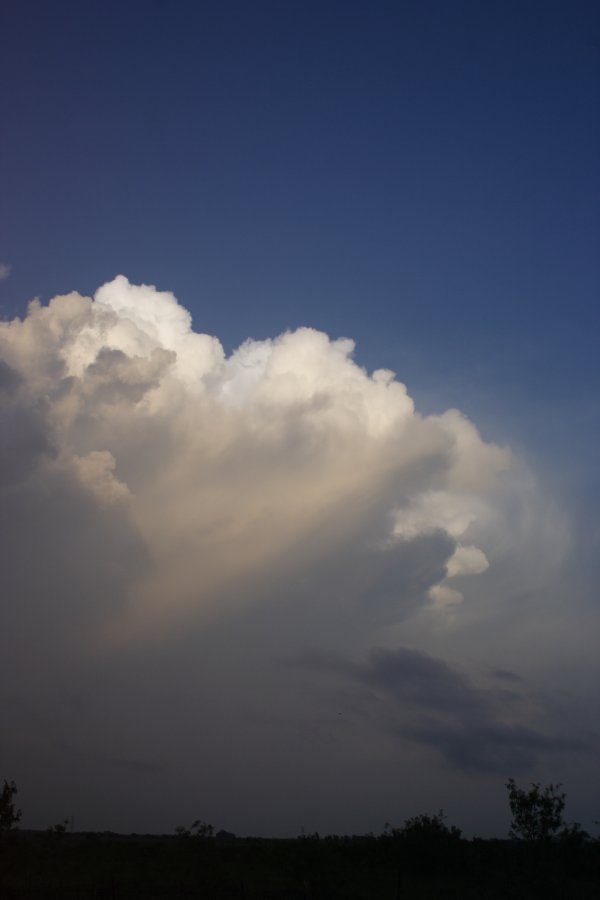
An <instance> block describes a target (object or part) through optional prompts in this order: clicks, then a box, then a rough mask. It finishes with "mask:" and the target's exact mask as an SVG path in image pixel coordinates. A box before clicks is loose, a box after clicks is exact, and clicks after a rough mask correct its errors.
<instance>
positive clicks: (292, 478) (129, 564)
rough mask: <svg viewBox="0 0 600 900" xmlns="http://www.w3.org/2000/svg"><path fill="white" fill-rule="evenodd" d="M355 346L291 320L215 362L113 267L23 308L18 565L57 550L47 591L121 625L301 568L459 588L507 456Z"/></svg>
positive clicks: (0, 331) (234, 598)
mask: <svg viewBox="0 0 600 900" xmlns="http://www.w3.org/2000/svg"><path fill="white" fill-rule="evenodd" d="M353 350H354V344H353V342H352V341H351V340H348V339H345V338H344V339H338V340H331V339H330V338H329V337H328V336H327V335H325V334H323V333H321V332H319V331H315V330H313V329H311V328H300V329H297V330H295V331H290V332H286V333H284V334H281V335H279V336H278V337H275V338H273V339H272V340H262V341H256V340H248V341H246V342H245V343H244V344H242V345H241V346H240V347H239V348H238V349H237V350H236V351H235V352H233V353H232V354H231V355H230V356H226V355H225V353H224V351H223V348H222V346H221V344H220V342H219V341H218V340H217V339H216V338H215V337H211V336H209V335H206V334H202V333H198V332H195V331H194V330H193V328H192V323H191V317H190V315H189V313H188V312H187V311H186V310H185V309H184V308H183V307H182V306H181V305H179V303H178V302H177V300H176V299H175V297H174V296H173V295H172V294H171V293H168V292H161V291H158V290H156V289H155V288H154V287H152V286H146V285H141V286H135V285H131V284H130V283H129V282H128V281H127V279H126V278H124V277H123V276H119V277H117V278H115V279H114V281H112V282H110V283H108V284H105V285H103V286H102V287H101V288H100V289H99V290H98V291H97V292H96V294H95V297H94V298H93V299H92V298H89V297H84V296H81V295H79V294H77V293H72V294H69V295H66V296H59V297H55V298H54V299H53V300H51V301H50V303H49V305H48V306H42V305H40V303H39V302H37V301H34V302H32V303H31V304H30V306H29V310H28V313H27V316H26V317H25V318H24V319H23V320H19V319H16V320H14V321H12V322H4V323H0V356H1V360H2V368H1V369H0V392H1V396H2V406H1V409H2V413H1V414H2V420H3V422H2V425H3V427H2V434H3V436H4V437H3V446H2V449H1V452H2V473H3V480H2V485H3V487H2V490H3V491H4V494H5V500H6V502H5V503H4V510H5V512H4V514H3V515H4V517H5V521H4V528H5V530H7V531H9V532H11V534H12V535H13V541H14V542H15V546H14V552H13V559H14V560H16V561H17V562H16V563H15V564H18V565H20V566H23V565H24V562H23V560H24V559H25V557H26V554H27V550H26V549H25V547H26V546H27V547H28V550H29V552H31V553H34V554H35V556H36V558H40V557H47V558H46V559H45V561H44V563H43V566H42V569H43V571H44V573H45V574H44V579H45V583H46V584H47V585H48V584H52V583H54V584H55V585H56V587H55V588H50V589H49V591H48V592H49V594H50V595H51V598H53V599H51V600H50V601H49V602H54V603H59V602H60V604H61V605H66V607H68V608H69V609H70V610H74V611H75V612H74V615H75V618H76V619H77V618H78V616H80V615H83V613H82V612H81V608H83V607H86V604H88V605H89V604H90V603H91V606H93V607H94V609H95V613H94V617H95V616H96V615H100V613H99V609H100V610H101V617H104V618H105V624H106V625H107V628H108V631H107V634H108V633H110V632H111V631H112V634H113V635H115V634H117V633H118V634H120V635H125V636H127V635H130V634H134V633H138V632H140V631H144V630H145V629H151V630H159V631H160V629H162V628H164V627H165V626H166V625H167V624H168V623H170V622H173V621H177V620H183V619H185V616H186V615H208V614H214V613H215V612H219V611H220V610H228V609H231V608H234V607H235V606H236V605H237V604H240V603H243V602H245V601H248V599H249V598H254V599H256V598H259V597H261V596H264V595H265V593H268V591H269V590H270V586H272V585H273V584H274V583H277V584H282V583H284V582H286V581H287V582H288V583H290V584H293V585H294V588H293V590H295V591H298V590H299V589H298V584H299V583H300V580H302V579H304V580H305V581H306V583H309V582H310V584H311V587H310V590H311V593H312V594H313V596H314V595H317V596H318V594H319V590H320V587H319V584H320V582H319V579H320V578H322V579H324V582H326V584H327V585H328V590H327V591H325V592H324V593H323V599H322V602H324V603H325V602H328V600H327V597H329V596H332V595H334V594H335V596H337V597H339V596H341V595H343V594H345V593H347V594H348V595H351V594H353V593H354V594H356V593H357V592H358V593H360V594H361V602H363V603H369V602H370V600H371V599H372V600H373V603H374V604H377V602H378V601H377V597H378V593H381V591H382V590H384V592H385V593H386V597H387V600H386V604H387V614H388V615H391V616H392V618H393V616H394V610H396V612H397V616H398V617H401V616H402V615H403V611H404V610H405V609H406V608H407V605H410V604H411V603H414V602H429V603H433V604H437V605H438V606H444V605H447V604H448V603H450V604H453V603H457V602H458V601H460V596H461V595H460V593H459V592H458V591H457V590H456V589H455V588H454V587H453V586H452V585H453V579H455V578H457V577H460V576H464V575H476V574H478V573H481V572H483V571H484V570H485V569H486V568H487V565H488V561H487V559H486V556H485V554H484V552H483V550H482V549H480V548H479V547H478V546H477V544H476V540H477V538H476V535H477V529H478V527H480V526H481V525H483V524H485V521H486V517H488V515H489V511H490V508H491V505H493V503H494V498H495V497H496V496H497V493H498V491H499V490H501V488H502V484H503V479H504V477H505V476H504V473H505V472H506V471H507V470H508V469H509V468H510V465H511V455H510V453H509V451H507V450H506V449H503V448H500V447H498V446H495V445H493V444H490V443H487V442H485V441H484V440H483V439H482V438H481V436H480V434H479V433H478V431H477V429H476V427H475V426H474V425H473V424H472V423H471V422H470V421H468V420H467V419H466V418H465V417H464V416H463V415H461V414H460V413H459V412H458V411H456V410H449V411H448V412H446V413H444V414H441V415H431V416H421V415H420V414H419V413H418V412H417V411H416V410H415V407H414V404H413V402H412V400H411V399H410V397H409V396H408V394H407V392H406V389H405V387H404V385H403V384H401V383H400V382H399V381H397V380H396V378H395V376H394V374H393V373H392V372H389V371H387V370H377V371H375V372H373V373H372V374H368V373H367V372H366V371H365V370H364V369H362V368H361V367H360V366H359V365H357V364H356V363H355V362H354V361H353V358H352V354H353ZM24 511H26V512H24ZM27 515H29V516H31V515H35V516H37V520H36V523H35V524H34V525H31V520H29V526H27V525H26V524H24V523H26V521H27ZM8 517H10V520H9V518H8ZM57 534H62V535H64V536H67V539H68V540H69V541H75V544H74V546H72V547H71V550H72V553H70V552H69V551H68V550H67V551H65V550H64V549H63V550H62V551H61V552H60V553H58V551H57V549H56V548H57V543H58V542H57V538H56V535H57ZM107 534H110V535H112V537H111V539H110V540H106V535H107ZM32 538H33V539H34V540H36V541H37V545H36V546H35V548H32V547H31V543H30V542H31V540H32ZM117 548H120V549H117ZM124 548H127V549H124ZM52 554H55V556H54V558H53V556H52ZM356 560H360V571H357V564H356ZM84 562H85V565H87V564H88V563H89V566H90V567H89V569H88V570H89V571H92V572H94V578H95V579H96V581H95V583H94V585H93V586H92V588H91V589H90V587H89V586H88V587H86V586H85V575H84V571H85V565H84ZM69 567H71V569H72V571H70V572H69ZM74 572H75V573H76V574H75V575H74V574H73V573H74ZM348 573H351V574H350V576H349V574H348ZM15 577H16V576H15ZM28 577H29V576H28ZM311 579H312V581H311ZM17 581H18V578H17ZM303 583H304V582H303ZM332 584H334V585H337V587H334V588H331V585H332ZM382 585H383V586H384V587H382ZM34 588H35V585H33V586H32V587H31V589H32V590H33V589H34ZM40 589H41V586H40ZM90 590H91V594H92V595H93V597H94V598H96V599H95V600H94V601H93V602H91V601H89V595H90ZM106 591H108V593H109V597H106V596H105V594H106ZM59 595H60V601H59V600H58V596H59ZM101 596H103V599H102V600H100V597H101ZM86 597H87V599H86ZM78 608H79V610H80V611H79V612H77V610H78ZM86 608H87V607H86ZM86 615H87V614H86ZM107 623H112V624H107Z"/></svg>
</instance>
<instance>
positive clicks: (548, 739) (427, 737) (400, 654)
mask: <svg viewBox="0 0 600 900" xmlns="http://www.w3.org/2000/svg"><path fill="white" fill-rule="evenodd" d="M294 664H300V665H303V666H306V667H308V668H316V669H321V670H324V671H329V672H331V673H337V674H338V675H342V676H344V677H346V678H348V679H351V680H352V681H355V682H360V683H361V684H362V685H363V686H364V687H365V688H369V689H370V690H371V691H373V692H374V693H375V694H376V695H380V696H383V698H384V699H385V700H387V702H386V703H385V704H384V705H383V706H381V704H379V705H377V706H376V707H375V708H376V714H375V717H374V718H375V719H376V721H377V722H378V724H379V725H380V726H381V727H383V728H385V730H386V731H387V732H388V733H390V734H393V735H394V736H396V737H398V738H401V739H403V740H411V741H416V742H418V743H421V744H425V745H427V746H428V747H430V748H432V749H434V750H435V751H437V752H438V753H439V754H440V755H441V756H442V757H444V759H445V760H446V762H448V763H449V764H450V765H451V766H453V767H456V768H457V769H459V770H461V771H464V772H490V773H494V772H497V773H500V774H504V775H508V774H511V773H512V774H520V773H522V772H526V771H530V770H531V769H532V768H533V767H534V766H535V765H536V763H537V761H538V758H539V757H540V755H543V754H546V753H560V752H565V751H583V750H586V749H591V745H590V744H589V742H588V741H587V740H584V739H583V738H579V737H574V736H565V735H561V734H558V733H556V732H549V731H547V730H544V729H543V728H541V727H534V726H531V725H529V724H528V723H527V715H528V712H527V708H528V706H529V697H528V694H527V690H526V687H525V685H524V684H523V681H522V679H521V678H520V677H519V676H517V675H516V674H514V673H503V674H504V675H506V674H509V675H510V681H511V684H514V685H518V686H519V689H518V690H517V689H516V688H514V689H510V690H507V689H506V688H505V687H501V688H499V687H497V686H496V685H495V684H491V685H484V686H480V685H478V684H476V682H475V681H474V679H473V678H472V677H470V676H469V675H468V674H467V673H466V672H464V671H462V670H460V669H459V668H457V667H456V666H454V665H450V664H449V663H447V662H445V661H444V660H442V659H438V658H435V657H433V656H431V655H429V654H427V653H424V652H422V651H420V650H415V649H409V648H406V647H398V648H395V649H385V648H376V649H373V650H372V651H371V653H370V654H369V656H368V658H367V661H366V662H365V663H352V662H350V661H348V660H347V659H344V658H342V657H335V656H331V655H329V654H327V653H321V652H308V653H305V654H303V655H302V656H301V657H299V658H297V660H296V661H295V663H294ZM362 710H363V713H364V714H365V715H367V716H368V715H369V711H368V704H366V703H363V704H362Z"/></svg>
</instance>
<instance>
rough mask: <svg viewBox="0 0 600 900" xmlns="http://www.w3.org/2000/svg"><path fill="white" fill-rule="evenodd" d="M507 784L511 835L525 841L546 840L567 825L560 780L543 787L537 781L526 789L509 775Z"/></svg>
mask: <svg viewBox="0 0 600 900" xmlns="http://www.w3.org/2000/svg"><path fill="white" fill-rule="evenodd" d="M506 788H507V790H508V802H509V805H510V811H511V814H512V821H511V824H510V832H509V834H510V837H511V838H516V839H517V840H525V841H547V840H549V839H550V838H552V837H555V836H556V835H557V832H558V831H559V830H560V829H561V828H562V829H566V826H565V822H564V820H563V812H564V809H565V798H566V794H564V793H563V792H561V790H560V788H561V785H560V784H556V785H555V784H549V785H547V787H545V788H543V789H542V787H541V786H540V784H539V783H534V784H532V785H531V788H530V789H529V790H524V789H523V788H520V787H518V786H517V784H516V783H515V780H514V778H509V779H508V782H507V785H506Z"/></svg>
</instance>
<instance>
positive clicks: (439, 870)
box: [0, 832, 600, 900]
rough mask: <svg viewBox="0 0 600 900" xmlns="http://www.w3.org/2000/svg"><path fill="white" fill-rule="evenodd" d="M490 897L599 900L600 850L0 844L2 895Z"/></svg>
mask: <svg viewBox="0 0 600 900" xmlns="http://www.w3.org/2000/svg"><path fill="white" fill-rule="evenodd" d="M177 897H179V898H192V897H194V898H198V900H200V898H202V900H371V898H372V900H413V898H414V900H421V898H422V900H430V898H444V900H453V898H457V900H459V898H460V900H470V898H474V900H475V898H477V900H488V898H489V900H496V898H510V900H520V898H538V897H539V898H552V900H554V898H557V900H558V898H561V900H587V898H590V900H591V898H594V900H598V898H599V897H600V843H599V842H597V841H594V842H589V841H588V842H585V843H580V844H577V845H574V846H568V845H560V844H549V845H547V846H538V847H536V846H528V845H524V844H517V843H513V842H509V841H481V840H475V841H465V840H454V841H447V842H441V843H440V844H436V843H435V842H433V843H427V842H425V843H420V844H415V845H412V846H409V845H408V844H407V842H402V841H398V840H395V839H394V838H392V837H379V838H375V837H358V838H340V837H334V838H322V839H318V838H317V837H308V838H299V839H297V840H293V841H284V840H259V839H252V838H249V839H245V838H233V837H227V838H224V839H219V838H217V839H204V840H203V839H199V838H194V837H183V838H177V837H155V836H137V835H131V836H128V837H125V836H120V835H114V834H96V833H92V834H51V833H40V832H18V833H12V834H10V835H9V836H5V837H4V839H3V840H2V843H1V844H0V898H2V900H13V898H15V900H16V898H19V900H21V898H27V900H54V898H55V900H67V898H68V900H88V898H89V900H92V898H93V900H134V898H136V900H139V898H177Z"/></svg>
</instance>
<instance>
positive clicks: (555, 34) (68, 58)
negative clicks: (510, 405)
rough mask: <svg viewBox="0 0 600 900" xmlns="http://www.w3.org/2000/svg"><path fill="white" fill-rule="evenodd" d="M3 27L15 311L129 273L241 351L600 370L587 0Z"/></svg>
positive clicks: (554, 379) (35, 6)
mask: <svg viewBox="0 0 600 900" xmlns="http://www.w3.org/2000/svg"><path fill="white" fill-rule="evenodd" d="M1 34H2V37H1V42H2V46H1V54H0V58H1V63H0V65H1V81H2V96H3V100H2V108H3V113H2V118H3V128H2V131H3V139H2V145H1V146H2V149H1V153H2V157H1V164H2V165H1V173H2V194H1V196H2V244H1V248H2V256H3V258H4V259H5V261H7V262H9V263H10V264H11V265H12V267H13V274H12V276H11V278H10V281H9V282H8V283H6V284H5V285H3V287H2V295H3V296H2V302H3V311H4V314H5V315H10V314H11V313H12V312H13V311H14V310H20V309H22V306H23V302H24V301H25V300H26V299H28V298H29V297H30V296H32V295H34V294H37V295H41V296H42V297H43V298H46V299H47V298H48V297H49V296H52V295H53V294H54V293H56V292H61V291H67V290H69V289H78V290H80V291H88V292H89V291H92V290H93V289H95V287H96V286H97V285H98V284H99V283H101V282H102V281H104V280H108V279H109V278H111V277H112V276H113V275H114V274H116V273H117V272H124V273H125V274H127V275H128V277H129V278H130V279H131V280H143V281H145V282H152V283H156V284H158V285H159V286H161V287H163V288H170V289H172V290H174V291H175V293H176V294H177V296H178V297H179V298H180V300H181V301H182V302H183V303H184V304H185V305H186V306H188V308H191V309H192V311H193V313H194V317H195V322H196V326H197V327H198V328H201V329H206V330H209V331H211V332H214V333H217V334H218V335H219V336H220V337H221V338H222V339H223V340H224V342H225V344H226V345H227V346H231V345H234V344H236V343H237V342H239V341H240V340H242V339H243V338H245V337H247V336H248V335H253V336H264V335H267V334H273V333H274V332H276V331H279V330H281V329H284V328H286V327H289V326H293V325H297V324H311V325H314V326H316V327H319V328H324V329H326V330H327V331H329V332H331V333H333V334H338V333H343V334H349V335H350V336H352V337H355V338H356V339H357V340H358V341H359V358H360V359H362V360H364V361H365V363H366V364H367V365H369V366H371V365H389V366H391V367H393V368H397V369H400V370H401V369H402V361H403V356H404V355H405V354H408V356H409V357H411V358H410V360H409V366H417V367H418V365H419V364H420V363H421V364H422V365H423V366H424V367H427V366H429V365H433V367H434V368H435V370H436V375H440V374H443V373H444V371H445V370H446V369H447V368H449V369H458V370H459V371H461V372H464V373H465V374H466V375H467V377H469V378H470V377H471V376H472V375H473V373H477V372H478V371H479V368H480V367H482V369H483V371H482V373H481V374H482V377H483V379H484V381H485V379H487V378H491V379H492V380H493V377H495V376H498V377H500V378H502V379H509V380H511V381H512V380H514V381H515V382H516V383H518V384H519V385H521V386H522V389H523V390H524V393H527V392H528V390H530V391H532V392H538V391H539V392H542V391H543V390H548V391H549V392H550V393H554V392H556V391H558V392H560V397H559V398H558V399H559V401H560V402H564V401H565V400H567V399H568V395H569V393H570V390H571V389H573V388H574V387H575V385H576V384H577V383H578V382H585V381H589V379H590V378H592V377H596V376H595V371H596V366H595V361H593V360H592V358H591V355H592V351H593V347H594V344H593V336H594V332H595V330H596V329H595V326H597V324H598V318H597V312H596V301H597V297H598V288H599V286H600V278H599V268H598V262H597V238H598V224H599V222H598V213H599V207H598V199H599V191H598V187H599V170H598V151H599V149H600V145H599V140H598V138H599V130H600V129H599V124H598V115H597V111H598V100H599V99H600V96H599V95H600V91H599V71H600V13H599V10H598V6H597V4H595V3H581V2H575V3H571V2H569V3H566V2H558V3H556V2H533V3H532V2H518V3H512V2H508V3H507V2H503V3H492V4H490V3H484V4H482V3H478V2H458V3H452V4H450V3H445V2H418V3H417V2H402V3H399V2H396V3H383V2H378V3H374V4H366V3H353V2H343V3H341V2H340V3H335V2H334V3H318V4H316V3H305V2H303V3H295V2H286V3H268V2H267V3H265V2H258V3H239V2H234V3H228V2H220V3H186V2H175V3H160V2H155V3H151V2H142V3H138V2H127V3H111V2H108V3H106V2H103V3H94V2H91V3H90V2H86V3H83V4H82V3H64V2H59V3H53V4H48V3H30V2H19V3H8V4H7V5H6V6H5V12H4V14H3V16H2V28H1ZM413 355H414V357H416V359H413V358H412V356H413ZM489 368H493V370H494V373H493V375H492V373H490V371H489ZM400 375H401V376H402V371H400ZM528 384H529V385H530V387H529V388H528V387H527V385H528Z"/></svg>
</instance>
